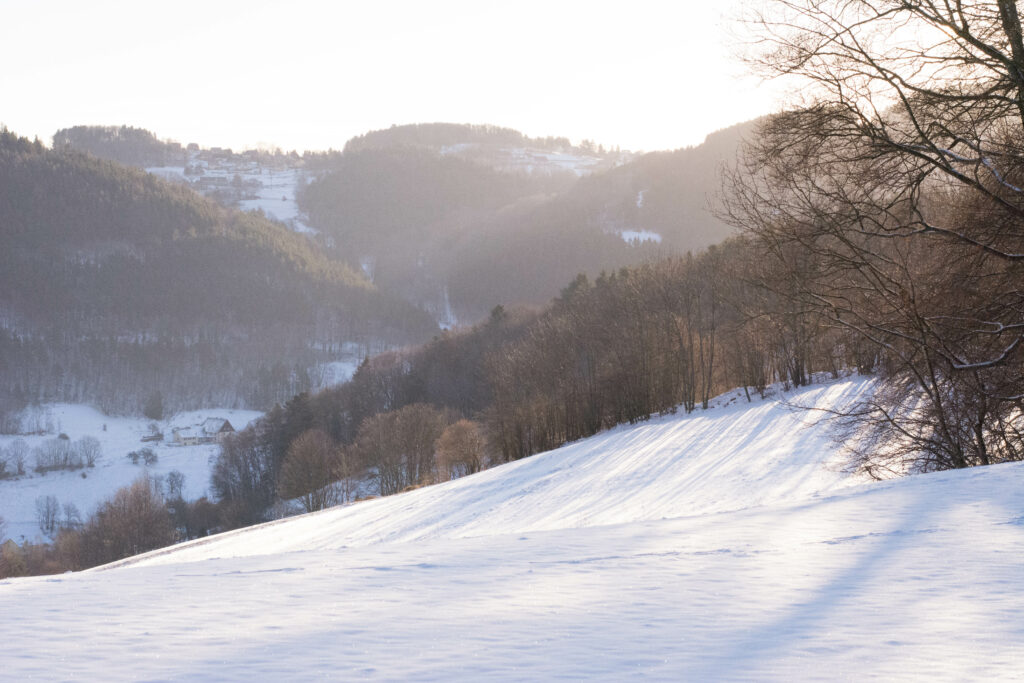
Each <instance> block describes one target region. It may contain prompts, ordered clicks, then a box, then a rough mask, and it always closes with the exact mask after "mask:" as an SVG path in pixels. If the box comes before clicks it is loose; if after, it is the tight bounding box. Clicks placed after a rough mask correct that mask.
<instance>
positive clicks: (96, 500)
mask: <svg viewBox="0 0 1024 683" xmlns="http://www.w3.org/2000/svg"><path fill="white" fill-rule="evenodd" d="M42 410H43V411H44V415H45V416H43V415H41V418H40V419H39V422H40V423H42V424H44V425H45V424H46V423H47V422H49V425H48V426H49V427H51V428H52V432H53V433H50V434H46V435H40V436H10V435H3V436H0V448H2V449H5V450H6V449H9V448H10V446H11V444H13V443H14V442H15V441H18V440H21V441H24V442H25V445H26V446H27V447H28V448H29V449H30V450H31V449H33V448H35V447H37V446H39V445H41V444H43V443H44V442H46V441H49V440H51V439H54V438H55V437H56V436H57V434H58V433H64V434H66V435H67V436H68V438H69V439H70V440H71V442H72V443H74V442H76V441H78V440H79V439H81V438H82V437H84V436H92V437H95V438H96V439H97V440H98V441H99V442H100V448H101V455H100V457H99V458H98V459H97V461H96V466H95V467H86V468H83V469H80V470H72V471H55V472H48V473H46V474H38V473H36V472H34V471H33V467H34V465H35V463H34V462H33V459H32V456H31V455H29V456H28V458H27V462H26V474H25V475H24V476H21V477H17V478H14V479H4V480H0V517H3V518H4V520H6V522H7V529H6V533H4V534H0V536H2V537H0V541H2V540H3V537H8V538H13V539H15V540H16V541H19V542H21V541H23V540H30V541H33V540H45V538H43V537H42V534H41V533H40V530H39V524H38V522H37V516H36V499H37V498H39V497H41V496H51V495H52V496H55V497H56V498H57V501H58V502H59V503H60V505H61V506H63V505H65V504H69V503H70V504H73V505H74V506H75V507H76V508H78V511H79V513H80V514H81V516H82V519H83V520H84V519H85V518H86V517H88V515H89V514H91V513H92V512H93V510H95V508H96V506H97V505H99V504H100V503H102V502H103V501H105V500H107V499H108V498H110V496H112V495H113V493H114V492H115V491H116V490H117V489H119V488H121V487H122V486H127V485H128V484H130V483H132V481H134V480H135V479H136V478H137V477H139V475H141V474H142V473H143V472H147V471H148V472H149V474H150V475H152V476H166V475H167V474H168V473H169V472H171V471H173V470H177V471H179V472H181V473H182V474H183V475H185V486H184V488H183V494H184V497H185V498H186V499H188V500H192V499H195V498H198V497H200V496H202V495H205V494H206V490H207V487H208V486H209V482H210V462H209V461H210V457H211V456H213V455H214V454H215V453H216V452H217V446H215V445H200V446H175V445H172V444H171V443H170V439H171V428H172V427H188V426H190V425H195V424H199V423H201V422H202V421H203V420H205V419H206V418H207V417H220V418H226V419H228V420H229V421H230V422H231V425H232V426H233V427H234V428H235V429H238V430H240V429H243V428H244V427H245V426H246V425H248V424H249V423H250V422H251V421H252V420H254V419H256V418H257V417H259V416H260V415H261V414H262V413H259V412H256V411H252V410H198V411H192V412H187V413H179V414H178V415H175V416H173V417H171V418H170V419H167V420H164V421H161V422H159V423H157V426H158V427H159V428H160V429H161V430H162V431H163V434H164V441H163V442H158V443H142V441H141V439H142V437H143V436H144V435H146V434H148V433H149V425H150V423H151V422H152V420H147V419H145V418H141V417H140V418H133V417H111V416H107V415H104V414H103V413H101V412H100V411H98V410H96V409H95V408H92V407H90V406H84V405H70V404H63V403H58V404H52V405H48V406H43V408H42ZM104 427H105V428H106V429H104ZM145 447H149V448H152V449H153V451H154V452H155V453H156V455H157V458H158V460H157V462H156V464H153V465H149V466H146V465H143V464H139V465H133V464H132V463H131V462H130V461H129V460H128V458H127V457H126V456H127V454H128V453H129V452H131V451H138V450H140V449H142V448H145ZM83 475H84V476H83Z"/></svg>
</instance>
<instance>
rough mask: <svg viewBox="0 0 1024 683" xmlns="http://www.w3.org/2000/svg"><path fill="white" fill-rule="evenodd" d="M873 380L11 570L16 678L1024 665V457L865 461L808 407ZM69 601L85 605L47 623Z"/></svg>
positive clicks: (776, 674)
mask: <svg viewBox="0 0 1024 683" xmlns="http://www.w3.org/2000/svg"><path fill="white" fill-rule="evenodd" d="M870 390H871V387H870V384H869V383H866V382H864V381H859V380H858V381H854V380H847V381H843V382H839V383H836V384H832V385H828V386H813V387H810V388H807V389H804V390H801V391H798V392H793V393H791V394H788V395H785V396H776V397H774V398H771V399H769V400H767V401H764V402H756V403H754V404H752V405H749V406H748V405H747V404H745V403H743V402H740V401H739V400H738V399H737V396H736V395H727V396H725V397H722V398H721V399H720V400H718V401H716V404H715V407H714V408H712V409H711V410H709V411H707V412H706V413H700V414H698V415H694V416H690V417H681V416H665V417H663V418H659V419H657V420H654V421H652V422H650V423H647V424H642V425H638V426H634V427H622V428H619V429H617V430H614V431H612V432H609V433H606V434H602V435H599V436H597V437H593V438H591V439H588V440H586V441H582V442H579V443H575V444H572V445H571V446H568V447H565V448H562V449H558V450H556V451H552V452H550V453H547V454H544V455H539V456H535V457H533V458H527V459H524V460H521V461H517V462H515V463H512V464H509V465H505V466H502V467H499V468H495V469H492V470H489V471H487V472H484V473H481V474H479V475H473V476H471V477H467V478H465V479H462V480H458V481H454V482H451V483H448V484H443V485H439V486H436V487H431V488H425V489H420V490H417V491H412V492H410V493H406V494H402V495H399V496H394V497H391V498H388V499H382V500H377V501H369V502H364V503H359V504H356V505H354V506H350V507H347V508H340V509H332V510H327V511H324V512H321V513H316V514H312V515H307V516H303V517H300V518H297V519H292V520H286V521H283V522H278V523H272V524H267V525H263V526H262V527H257V528H255V529H251V530H245V531H238V532H233V533H230V534H225V535H223V536H220V537H215V538H211V539H208V540H206V541H201V542H193V543H191V544H188V545H185V546H182V547H180V548H178V549H171V550H169V551H160V552H157V553H153V554H150V555H148V556H143V557H139V558H136V559H135V560H130V561H127V562H123V563H119V565H117V566H114V567H107V568H105V569H100V570H93V571H89V572H85V573H81V574H77V575H66V576H61V577H51V578H36V579H17V580H7V581H3V582H0V599H2V600H3V602H4V604H5V606H6V607H7V608H8V609H7V610H5V611H6V613H7V614H9V615H10V617H8V618H9V622H8V623H9V624H10V625H11V627H12V628H11V629H10V634H9V636H8V639H7V641H6V643H5V648H6V652H5V655H6V656H5V666H6V668H7V671H8V672H9V673H10V675H12V676H15V677H19V678H28V677H32V676H36V677H61V676H67V675H71V674H72V672H74V674H75V675H84V676H104V677H110V676H113V677H114V678H115V679H128V678H132V679H138V678H218V679H228V680H241V679H245V678H252V677H253V676H259V677H266V676H284V677H296V676H297V677H304V678H317V677H323V678H332V677H334V678H337V677H343V678H353V677H381V678H389V679H391V678H394V679H403V680H437V679H439V678H452V677H456V678H477V679H479V678H488V679H489V680H494V679H497V680H512V679H518V680H521V679H523V678H533V679H538V678H542V679H552V678H560V677H561V678H580V677H583V678H588V679H591V678H592V679H598V680H622V679H623V678H624V677H646V678H654V679H658V680H680V679H690V680H698V679H699V680H709V679H713V680H750V679H757V680H793V679H823V678H829V679H832V678H835V677H843V676H849V677H858V678H860V677H880V678H885V679H887V680H901V679H920V678H922V677H924V678H929V679H936V680H941V679H947V680H961V679H995V678H1007V677H1012V676H1013V675H1014V674H1015V672H1016V663H1017V662H1019V661H1020V657H1021V656H1022V655H1024V638H1022V637H1021V634H1020V629H1019V624H1018V618H1017V615H1018V614H1019V611H1020V609H1021V608H1022V607H1024V596H1022V594H1021V591H1020V589H1019V586H1020V585H1021V581H1022V580H1024V570H1022V568H1021V565H1020V563H1019V561H1018V559H1019V557H1020V553H1021V552H1022V551H1024V527H1022V525H1021V520H1022V519H1024V506H1022V504H1021V501H1020V499H1019V496H1018V495H1017V493H1018V491H1019V489H1020V486H1021V485H1022V484H1024V468H1022V467H1021V466H1020V465H1019V464H1007V465H998V466H992V467H987V468H976V469H973V470H969V471H959V472H944V473H937V474H928V475H918V476H914V477H907V478H902V479H897V480H892V481H887V482H880V483H864V482H861V481H856V480H851V479H850V478H849V477H848V476H847V475H844V474H843V473H842V472H840V471H838V470H837V469H836V468H835V467H834V465H835V463H836V457H837V455H838V454H837V453H836V451H835V449H834V448H833V447H831V446H830V440H829V436H828V433H827V431H826V430H825V429H824V427H823V426H822V425H820V424H818V425H816V424H814V422H813V421H812V420H809V419H808V418H809V414H808V413H806V412H802V411H794V410H793V409H792V408H791V407H788V405H787V404H788V403H802V404H805V405H812V406H816V407H818V408H830V407H835V406H837V405H840V404H841V403H842V402H843V401H846V400H849V399H852V398H854V397H855V396H857V395H859V394H862V393H863V392H865V391H870ZM783 398H785V399H786V400H785V401H783V400H781V399H783ZM126 596H130V599H128V600H127V602H126ZM69 604H74V605H75V619H73V620H69V621H67V622H66V623H65V625H64V627H63V628H62V629H61V630H60V632H59V633H58V632H51V633H50V634H49V635H48V636H47V637H46V638H40V637H39V633H41V632H44V631H45V627H46V625H47V624H49V623H50V622H49V619H50V616H49V615H50V614H52V613H55V612H60V611H61V610H64V609H66V608H67V605H69ZM113 610H117V611H118V618H117V619H116V620H111V619H110V618H109V615H110V613H111V611H113ZM240 623H244V624H245V625H246V627H245V634H246V635H245V637H244V638H239V636H238V628H239V624H240ZM964 634H983V635H982V636H978V637H979V638H982V639H983V641H984V645H983V647H979V645H978V642H977V639H976V638H973V637H965V635H964ZM55 648H58V649H59V650H60V651H61V652H63V653H64V656H63V657H62V658H61V659H60V660H59V661H57V660H54V659H53V658H52V657H51V656H50V653H52V651H53V650H54V649H55Z"/></svg>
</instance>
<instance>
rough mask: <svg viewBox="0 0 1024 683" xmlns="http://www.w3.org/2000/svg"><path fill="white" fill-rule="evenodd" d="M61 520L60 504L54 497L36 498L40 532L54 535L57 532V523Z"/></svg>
mask: <svg viewBox="0 0 1024 683" xmlns="http://www.w3.org/2000/svg"><path fill="white" fill-rule="evenodd" d="M59 518H60V503H59V502H57V497H56V496H53V495H48V496H39V497H38V498H36V521H38V522H39V530H40V531H42V532H43V533H44V534H52V533H53V532H54V531H56V530H57V521H58V520H59Z"/></svg>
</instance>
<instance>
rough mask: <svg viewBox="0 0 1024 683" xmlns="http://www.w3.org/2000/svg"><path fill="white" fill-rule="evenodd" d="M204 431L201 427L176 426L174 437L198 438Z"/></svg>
mask: <svg viewBox="0 0 1024 683" xmlns="http://www.w3.org/2000/svg"><path fill="white" fill-rule="evenodd" d="M202 435H203V433H202V431H201V430H200V428H199V427H176V428H175V429H174V437H175V438H178V439H198V438H199V437H200V436H202Z"/></svg>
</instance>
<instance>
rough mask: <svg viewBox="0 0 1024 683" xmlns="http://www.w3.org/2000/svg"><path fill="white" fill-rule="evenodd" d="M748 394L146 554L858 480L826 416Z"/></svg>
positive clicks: (557, 520)
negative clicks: (839, 455)
mask: <svg viewBox="0 0 1024 683" xmlns="http://www.w3.org/2000/svg"><path fill="white" fill-rule="evenodd" d="M870 386H871V383H870V382H868V381H863V380H861V381H848V382H840V383H835V384H830V385H823V386H818V387H814V388H812V389H809V390H805V391H802V392H800V393H799V395H798V396H788V395H787V396H785V397H784V398H785V399H788V400H789V401H791V402H795V403H799V404H801V405H803V406H805V407H819V408H828V407H833V406H835V405H837V404H841V403H844V402H848V401H851V400H853V399H854V398H856V397H857V396H858V395H859V394H860V393H861V392H864V391H867V390H869V387H870ZM741 396H742V392H735V393H733V394H728V395H726V396H723V397H719V399H718V400H717V401H716V403H717V404H718V405H717V406H716V407H715V408H714V409H712V410H709V411H707V412H697V413H694V414H693V415H690V416H686V415H682V414H680V415H669V416H665V417H661V418H657V419H655V420H652V421H651V422H647V423H644V424H641V425H638V426H632V427H631V426H622V427H619V428H618V429H615V430H612V431H609V432H605V433H603V434H600V435H598V436H595V437H593V438H590V439H586V440H583V441H579V442H576V443H573V444H569V445H568V446H565V447H563V448H560V449H557V450H554V451H550V452H548V453H543V454H540V455H535V456H533V457H531V458H525V459H523V460H520V461H517V462H514V463H510V464H508V465H504V466H501V467H496V468H493V469H490V470H487V471H485V472H482V473H480V474H478V475H476V476H473V477H466V478H464V479H460V480H456V481H452V482H448V483H446V484H442V485H439V486H430V487H426V488H422V489H418V490H416V491H411V492H409V493H407V494H404V495H401V496H391V497H388V498H381V499H377V500H373V501H367V502H362V503H358V504H356V505H352V506H349V507H344V508H334V509H332V510H327V511H324V512H321V513H319V514H314V515H306V516H304V517H301V518H299V519H290V520H286V522H284V523H271V524H267V525H264V526H262V527H260V528H257V529H246V530H244V531H241V532H235V533H231V534H225V535H223V536H219V537H217V538H216V539H212V540H211V539H207V540H202V541H198V542H195V543H193V544H191V545H190V546H178V547H177V548H175V549H174V552H173V553H170V554H167V553H166V552H160V551H157V553H155V556H156V559H145V560H144V562H146V563H153V562H185V561H193V560H201V559H207V558H209V557H230V556H241V555H252V554H264V553H274V552H291V551H296V550H313V549H316V550H337V549H340V548H345V547H353V546H361V545H369V544H373V543H384V542H388V543H394V542H409V541H419V540H424V539H430V538H461V537H472V536H493V535H496V534H515V533H523V532H528V531H539V530H548V529H564V528H578V527H590V526H599V525H607V524H622V523H625V522H635V521H640V520H654V519H662V518H667V517H681V516H686V515H699V514H708V513H712V512H721V511H726V510H737V509H741V508H747V507H752V506H755V505H763V504H767V503H772V502H779V501H794V500H802V499H805V498H808V497H810V496H814V495H818V494H821V493H823V492H827V491H832V490H837V489H841V488H844V487H846V486H850V485H852V484H854V483H856V481H855V480H854V479H852V478H851V477H849V476H847V475H844V474H843V473H842V472H841V462H840V461H839V460H838V459H836V458H835V457H833V456H832V454H833V452H834V451H835V448H834V447H833V446H832V445H831V443H830V439H829V434H828V432H827V430H825V429H822V428H820V427H819V428H817V429H814V426H815V424H816V423H817V422H818V421H820V419H821V415H820V414H819V413H809V412H807V411H806V410H801V409H797V408H793V407H788V406H786V405H785V404H784V403H783V402H781V401H780V400H778V399H776V400H769V401H757V402H756V403H754V404H747V402H746V400H745V399H743V398H741ZM136 561H143V560H133V562H136Z"/></svg>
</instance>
